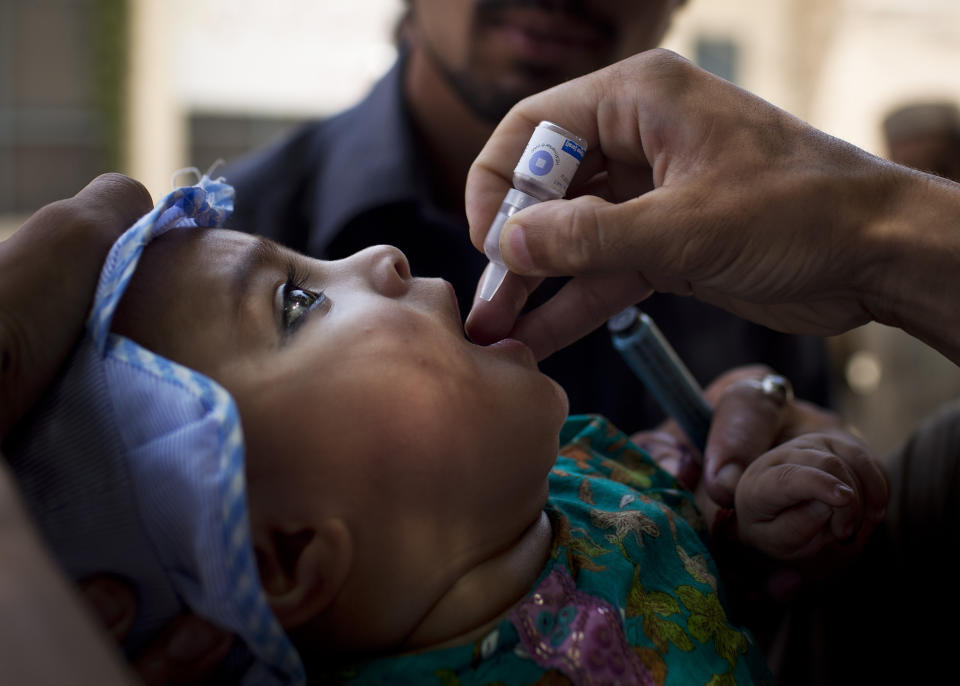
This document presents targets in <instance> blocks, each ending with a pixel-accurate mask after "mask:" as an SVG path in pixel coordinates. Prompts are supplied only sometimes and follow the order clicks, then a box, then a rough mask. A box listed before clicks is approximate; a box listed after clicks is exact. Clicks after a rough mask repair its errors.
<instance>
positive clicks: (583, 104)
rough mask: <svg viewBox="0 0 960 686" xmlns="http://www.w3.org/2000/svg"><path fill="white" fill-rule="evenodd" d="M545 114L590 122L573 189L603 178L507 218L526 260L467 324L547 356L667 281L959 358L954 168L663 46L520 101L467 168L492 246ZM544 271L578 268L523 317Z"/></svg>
mask: <svg viewBox="0 0 960 686" xmlns="http://www.w3.org/2000/svg"><path fill="white" fill-rule="evenodd" d="M542 119H548V120H551V121H555V122H557V123H558V124H561V125H562V126H564V127H566V128H569V129H570V130H572V131H575V132H577V133H578V134H580V135H581V136H584V137H585V138H586V139H587V141H588V143H589V151H588V152H587V155H586V156H585V157H584V160H583V163H582V165H581V169H580V172H578V176H577V179H575V183H574V185H573V186H572V187H571V191H570V195H577V194H585V193H589V195H580V197H576V198H575V199H572V200H555V201H551V202H545V203H541V204H538V205H534V206H532V207H529V208H527V209H525V210H523V211H521V212H519V213H517V214H516V215H514V216H513V218H511V219H510V220H509V221H508V222H507V224H506V225H505V226H504V228H503V231H502V233H501V235H500V251H501V253H502V255H503V258H504V260H505V262H506V264H507V266H508V267H509V268H510V269H511V271H512V272H515V275H508V279H507V281H505V283H504V284H503V286H501V289H500V292H499V293H498V294H497V297H496V298H495V299H494V301H493V302H489V303H488V302H483V301H476V302H475V303H474V307H473V310H472V311H471V313H470V315H469V316H468V318H467V322H466V328H467V332H468V333H469V335H470V336H471V338H473V339H474V340H476V341H477V342H480V343H485V342H490V341H493V340H497V339H499V338H502V337H504V336H507V335H509V336H511V337H514V338H518V339H520V340H523V341H524V342H526V343H527V344H528V345H530V346H531V348H532V349H533V350H534V352H535V354H536V355H537V357H538V358H541V359H542V358H543V357H546V356H547V355H549V354H551V353H552V352H554V351H555V350H557V349H559V348H561V347H563V346H565V345H567V344H569V343H570V342H572V341H573V340H576V339H577V338H579V337H581V336H582V335H585V334H586V333H588V332H589V331H590V330H592V329H593V328H595V327H596V326H598V325H599V324H601V323H602V322H603V321H604V320H605V319H607V318H608V317H609V316H611V315H613V314H615V313H616V312H618V311H619V310H620V309H622V308H623V307H624V306H626V305H628V304H632V303H634V302H637V301H639V300H641V299H642V298H644V297H646V296H647V295H649V293H650V292H651V291H653V290H657V291H665V292H671V293H678V294H683V295H693V296H696V297H697V298H700V299H702V300H704V301H707V302H710V303H713V304H716V305H719V306H721V307H724V308H725V309H727V310H730V311H731V312H734V313H736V314H739V315H741V316H744V317H746V318H748V319H751V320H753V321H755V322H759V323H761V324H765V325H767V326H770V327H772V328H774V329H778V330H781V331H787V332H794V333H807V334H818V335H829V334H836V333H839V332H842V331H845V330H847V329H849V328H851V327H854V326H857V325H859V324H862V323H864V322H866V321H868V320H870V319H877V320H879V321H882V322H884V323H889V324H893V325H898V326H903V327H904V328H905V329H907V330H908V331H909V332H911V333H913V334H914V335H917V336H919V337H921V338H923V339H924V340H926V341H927V342H929V343H931V344H932V345H934V346H935V347H938V348H940V349H941V350H942V351H943V352H945V353H946V354H948V355H950V356H952V357H953V358H954V359H955V360H958V361H960V335H957V334H958V332H960V314H958V313H957V311H956V307H955V304H954V303H953V301H952V300H951V299H949V298H946V296H945V295H944V294H943V293H944V290H945V286H944V284H950V286H951V287H952V288H953V290H954V292H955V291H956V288H960V283H958V282H960V269H958V268H957V264H956V261H955V260H956V258H955V257H951V256H952V255H953V256H955V255H956V251H957V250H958V249H960V238H958V237H957V235H956V231H955V228H954V224H955V221H954V219H953V218H954V217H956V216H957V214H958V212H960V186H958V185H957V184H952V183H950V182H947V181H943V180H940V179H936V178H935V177H932V176H929V175H926V174H921V173H919V172H913V171H910V170H907V169H906V168H903V167H899V166H897V165H894V164H891V163H888V162H885V161H883V160H880V159H879V158H876V157H874V156H872V155H869V154H867V153H866V152H864V151H862V150H860V149H858V148H856V147H854V146H852V145H849V144H847V143H844V142H842V141H839V140H837V139H835V138H832V137H830V136H828V135H826V134H824V133H823V132H821V131H818V130H816V129H814V128H812V127H810V126H808V125H806V124H804V123H803V122H801V121H800V120H798V119H796V118H795V117H793V116H791V115H789V114H787V113H786V112H783V111H782V110H779V109H777V108H775V107H774V106H772V105H770V104H769V103H767V102H765V101H763V100H761V99H760V98H757V97H755V96H753V95H751V94H749V93H747V92H745V91H743V90H741V89H739V88H737V87H736V86H733V85H732V84H730V83H728V82H726V81H724V80H722V79H719V78H717V77H715V76H712V75H710V74H708V73H707V72H705V71H702V70H700V69H698V68H697V67H695V66H693V65H692V64H690V63H689V62H687V61H686V60H684V59H682V58H680V57H678V56H677V55H674V54H672V53H670V52H668V51H664V50H654V51H650V52H646V53H642V54H640V55H637V56H634V57H632V58H629V59H627V60H624V61H622V62H619V63H617V64H614V65H611V66H610V67H607V68H606V69H603V70H600V71H598V72H595V73H593V74H589V75H587V76H584V77H581V78H579V79H576V80H573V81H570V82H567V83H565V84H561V85H559V86H556V87H554V88H552V89H550V90H547V91H545V92H543V93H540V94H537V95H534V96H531V97H530V98H527V99H525V100H523V101H521V102H520V103H518V104H517V105H516V106H515V107H514V108H513V109H512V110H511V111H510V112H509V114H508V115H507V116H506V117H505V118H504V120H503V121H502V122H501V123H500V125H499V126H498V127H497V129H496V130H495V131H494V133H493V135H492V136H491V138H490V140H489V141H488V143H487V145H486V146H485V147H484V148H483V150H482V151H481V152H480V154H479V156H478V157H477V158H476V160H475V161H474V164H473V166H472V167H471V170H470V173H469V176H468V178H467V186H466V209H467V217H468V219H469V222H470V237H471V240H472V241H473V243H474V245H475V246H477V248H478V249H479V248H480V247H481V246H482V245H483V240H484V237H485V235H486V233H487V229H488V227H489V226H490V222H491V220H492V219H493V217H494V214H495V213H496V210H497V208H498V207H499V204H500V202H501V200H502V199H503V196H504V193H505V192H506V190H507V189H508V188H509V187H510V179H511V177H512V170H513V167H514V165H515V163H516V160H517V159H518V158H519V156H520V154H521V152H522V151H523V147H524V144H525V142H526V140H527V139H528V137H529V135H530V132H531V131H532V130H533V128H534V127H535V126H536V124H537V123H538V122H539V121H540V120H542ZM911 227H916V229H917V230H916V231H913V232H911ZM516 274H519V275H525V276H526V277H529V278H520V277H518V276H516ZM548 275H556V276H573V277H575V278H573V279H572V280H570V281H569V282H568V283H567V284H566V286H565V287H564V288H563V289H561V291H560V292H559V293H558V294H557V295H556V296H554V298H552V299H551V300H550V301H548V302H547V303H545V304H543V305H542V306H540V307H539V308H537V309H536V310H533V311H531V312H529V313H528V314H526V315H525V316H524V317H522V318H521V319H520V320H519V321H517V320H516V317H517V314H518V313H519V312H520V309H521V308H522V306H523V304H524V302H525V301H526V298H527V295H528V294H529V292H530V291H531V290H532V289H533V288H535V287H536V285H537V283H538V282H539V280H540V279H541V278H542V277H545V276H548ZM948 314H949V316H946V315H948Z"/></svg>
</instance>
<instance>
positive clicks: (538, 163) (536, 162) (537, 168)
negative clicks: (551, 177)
mask: <svg viewBox="0 0 960 686" xmlns="http://www.w3.org/2000/svg"><path fill="white" fill-rule="evenodd" d="M527 166H528V167H530V171H531V172H533V173H534V174H536V175H537V176H543V175H545V174H549V173H550V170H551V169H553V155H551V154H550V153H548V152H547V151H546V150H537V151H536V152H535V153H533V154H532V155H530V161H529V162H528V163H527Z"/></svg>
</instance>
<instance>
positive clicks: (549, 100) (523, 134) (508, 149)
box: [464, 70, 606, 250]
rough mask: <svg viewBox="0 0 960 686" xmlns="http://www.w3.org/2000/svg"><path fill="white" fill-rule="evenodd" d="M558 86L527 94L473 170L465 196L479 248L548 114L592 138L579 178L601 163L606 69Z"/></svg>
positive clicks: (471, 231) (588, 142)
mask: <svg viewBox="0 0 960 686" xmlns="http://www.w3.org/2000/svg"><path fill="white" fill-rule="evenodd" d="M603 71H606V70H601V72H595V73H593V74H587V75H586V76H581V77H580V78H577V79H574V80H572V81H568V82H566V83H562V84H560V85H558V86H554V87H553V88H550V89H549V90H546V91H543V92H542V93H538V94H536V95H531V96H530V97H528V98H525V99H523V100H521V101H520V102H519V103H517V104H516V105H514V106H513V108H512V109H511V110H510V111H509V112H508V113H507V115H506V116H505V117H504V118H503V120H502V121H501V122H500V123H499V124H498V125H497V128H496V129H494V131H493V134H491V136H490V139H489V140H488V141H487V143H486V145H484V146H483V149H482V150H481V151H480V154H479V155H477V157H476V159H475V160H474V161H473V164H472V165H471V166H470V171H469V172H468V174H467V183H466V189H465V191H464V202H465V205H466V212H467V221H468V223H469V225H470V240H471V241H472V242H473V244H474V246H476V248H477V249H478V250H482V249H483V240H484V238H486V235H487V231H488V229H489V228H490V224H491V222H492V221H493V218H494V216H495V215H496V213H497V208H499V207H500V203H501V202H502V201H503V196H504V195H505V194H506V192H507V191H508V190H510V188H511V186H512V185H513V168H514V167H515V166H516V164H517V160H519V159H520V156H521V155H522V154H523V150H524V147H525V146H526V144H527V141H528V140H529V139H530V134H531V133H532V132H533V130H534V129H535V128H536V127H537V124H539V123H540V122H541V121H543V120H548V121H552V122H555V123H556V124H559V125H560V126H562V127H564V128H565V129H569V130H570V131H573V132H574V133H576V134H577V135H578V136H580V137H582V138H585V139H586V140H587V155H586V156H585V157H584V160H583V162H582V163H581V166H580V169H579V170H578V171H577V178H581V179H582V178H589V177H590V176H592V175H593V174H594V173H595V172H596V171H597V170H598V169H599V167H600V166H601V165H600V161H599V158H600V156H599V155H598V154H597V152H596V151H595V150H594V148H595V146H597V144H598V142H599V131H598V126H597V110H598V107H599V104H600V99H601V94H602V89H601V88H600V87H599V81H600V80H602V79H603V76H602V72H603Z"/></svg>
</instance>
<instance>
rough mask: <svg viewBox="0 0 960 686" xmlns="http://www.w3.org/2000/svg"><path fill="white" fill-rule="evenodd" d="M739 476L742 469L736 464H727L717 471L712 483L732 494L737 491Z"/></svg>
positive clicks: (741, 474) (741, 473)
mask: <svg viewBox="0 0 960 686" xmlns="http://www.w3.org/2000/svg"><path fill="white" fill-rule="evenodd" d="M741 476H743V467H741V466H740V465H739V464H737V463H736V462H728V463H727V464H725V465H723V466H722V467H721V468H720V469H719V470H717V475H716V476H715V477H714V482H715V483H716V484H718V485H720V486H721V487H722V488H725V489H727V490H728V491H730V492H731V493H733V492H734V491H735V490H737V484H738V483H739V482H740V477H741Z"/></svg>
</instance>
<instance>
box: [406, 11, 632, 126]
mask: <svg viewBox="0 0 960 686" xmlns="http://www.w3.org/2000/svg"><path fill="white" fill-rule="evenodd" d="M514 7H530V8H536V9H540V10H545V11H548V12H556V13H563V14H566V15H568V16H570V17H571V18H573V19H575V20H576V21H578V22H580V23H582V24H586V25H589V26H591V27H592V28H594V29H596V30H597V31H599V32H601V34H602V35H604V36H606V37H608V38H609V40H610V42H611V44H612V43H613V41H614V40H615V37H616V29H615V27H614V25H613V24H612V23H611V22H610V21H609V20H608V19H607V18H605V17H601V16H599V15H597V14H596V13H595V12H594V11H593V10H592V9H591V8H590V7H588V6H587V1H586V0H480V1H479V2H478V3H477V5H476V7H475V8H474V17H473V19H474V30H475V31H482V30H483V29H484V28H486V27H489V26H493V25H495V24H496V22H497V15H498V14H499V13H500V12H501V11H502V10H504V9H507V8H514ZM423 43H424V48H425V53H426V55H427V57H428V59H429V60H430V61H431V63H432V64H433V65H434V67H435V68H436V69H437V71H438V72H439V73H440V74H441V76H442V78H443V79H444V81H446V82H447V84H448V85H449V86H450V88H452V89H453V91H454V92H455V93H456V94H457V96H458V97H459V98H460V100H461V101H462V102H463V103H464V104H465V105H466V106H467V109H469V110H470V112H471V113H472V114H473V115H474V116H475V117H477V118H478V119H480V120H481V121H484V122H487V123H489V124H496V123H498V122H499V121H500V120H501V119H503V117H504V116H506V114H507V112H509V111H510V108H511V107H513V106H514V105H515V104H517V103H518V102H519V101H520V100H522V99H523V98H525V97H527V96H529V95H533V94H534V93H539V92H540V91H542V90H546V89H547V88H550V87H552V86H555V85H557V84H558V83H561V82H562V81H566V80H568V79H570V78H573V77H575V76H580V75H581V74H580V73H576V74H570V73H566V72H563V71H561V70H559V69H555V68H553V67H550V66H547V65H544V64H542V63H531V62H525V61H517V62H514V63H513V64H512V65H511V66H510V69H511V71H512V73H513V75H514V76H516V77H518V78H517V79H516V80H517V81H518V82H519V83H522V84H525V85H523V86H517V87H512V88H511V87H504V86H499V85H497V84H496V83H494V80H493V79H492V78H489V77H487V76H485V75H484V74H483V72H482V70H481V69H477V68H476V66H475V65H478V64H482V63H483V56H482V55H480V54H479V52H480V50H479V48H478V46H476V45H475V44H473V42H471V46H470V50H469V54H468V59H467V60H466V65H467V66H465V67H463V68H460V69H456V68H453V67H451V66H450V65H449V64H448V63H446V62H445V61H444V59H443V58H442V57H441V56H440V55H439V54H438V53H437V51H436V50H435V49H434V47H433V46H432V45H430V43H429V41H424V42H423ZM604 64H605V63H604ZM598 66H603V64H598V65H593V66H591V68H588V69H585V70H584V71H583V72H582V73H586V71H590V70H592V68H596V67H598Z"/></svg>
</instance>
